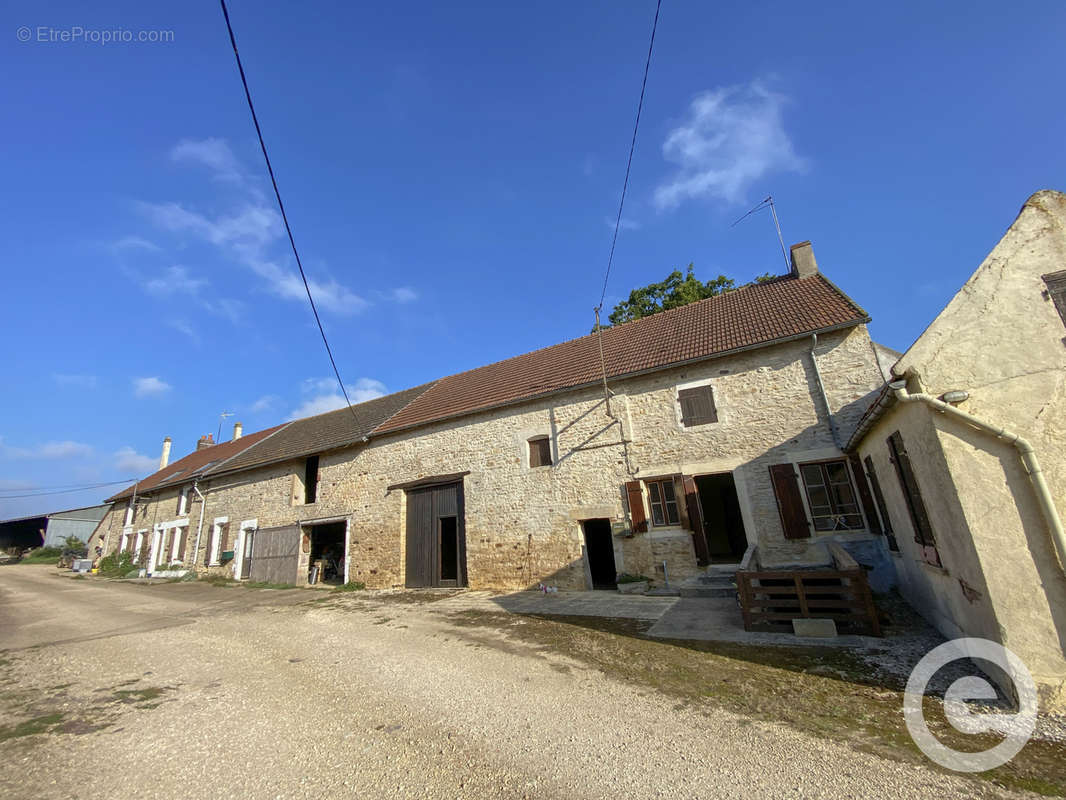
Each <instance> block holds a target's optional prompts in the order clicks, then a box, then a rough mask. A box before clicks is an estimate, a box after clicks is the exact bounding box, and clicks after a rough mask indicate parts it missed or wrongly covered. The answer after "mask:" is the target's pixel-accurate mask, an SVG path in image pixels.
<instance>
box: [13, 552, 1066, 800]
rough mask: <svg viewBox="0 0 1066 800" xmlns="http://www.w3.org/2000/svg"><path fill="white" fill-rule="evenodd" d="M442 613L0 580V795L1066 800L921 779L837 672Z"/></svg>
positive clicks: (894, 721)
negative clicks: (1028, 799)
mask: <svg viewBox="0 0 1066 800" xmlns="http://www.w3.org/2000/svg"><path fill="white" fill-rule="evenodd" d="M441 597H442V596H441V595H436V594H412V593H400V594H393V595H389V594H378V593H373V594H371V593H362V592H353V593H349V594H343V593H335V592H323V591H308V590H287V591H275V590H269V589H261V590H255V589H246V588H243V587H233V586H213V585H209V584H203V583H176V584H162V585H143V584H130V583H126V582H117V581H105V580H98V579H94V578H84V579H72V578H70V577H62V576H60V575H59V574H57V573H56V570H55V569H54V568H52V567H48V566H23V565H14V566H9V567H3V568H0V752H2V753H3V769H2V770H0V796H3V797H11V798H31V797H34V798H75V797H76V798H96V797H115V796H127V797H158V798H170V797H184V796H194V797H250V798H258V797H271V798H289V797H299V798H303V797H315V798H321V797H329V796H340V795H358V796H361V797H385V796H388V797H390V798H396V797H411V798H438V797H439V798H445V797H447V798H456V797H503V798H512V797H514V798H526V797H528V798H533V797H536V798H540V797H545V798H554V797H567V798H600V797H611V798H616V797H619V796H621V797H635V798H643V797H664V798H665V797H670V798H687V797H692V798H697V797H698V798H709V797H744V798H777V797H782V798H783V797H790V798H795V797H826V798H830V797H832V798H838V797H855V798H859V797H863V798H865V797H876V796H883V797H902V798H910V797H915V798H917V797H1008V796H1011V797H1013V796H1019V797H1020V796H1029V794H1030V793H1029V792H1028V791H1025V790H1026V789H1035V790H1038V791H1041V792H1044V793H1057V792H1059V790H1060V789H1061V787H1062V786H1064V785H1066V776H1063V775H1061V774H1059V773H1060V772H1061V771H1062V770H1063V769H1064V767H1063V766H1062V765H1063V764H1066V758H1064V756H1066V750H1063V749H1062V747H1061V746H1060V745H1056V744H1054V743H1046V742H1044V743H1041V742H1037V743H1031V744H1030V745H1028V746H1027V748H1026V750H1024V751H1023V752H1022V755H1021V756H1020V757H1019V758H1018V759H1016V761H1018V764H1017V765H1014V764H1012V765H1009V768H1004V770H1006V771H1001V772H997V773H993V774H992V775H990V776H985V777H983V778H977V779H975V778H967V777H962V776H958V775H954V774H950V773H946V772H944V771H942V770H939V769H937V768H935V767H933V766H932V765H930V764H929V762H927V761H924V760H923V758H922V757H921V756H920V754H918V753H917V752H916V751H915V750H914V748H913V746H912V745H910V744H909V740H908V739H906V734H905V732H904V731H903V727H902V715H901V712H900V707H901V706H900V701H899V696H898V691H897V690H896V689H894V688H893V687H891V686H885V685H883V682H881V683H879V682H877V681H872V680H866V681H865V682H864V680H863V678H864V674H865V676H866V677H869V670H868V669H865V668H864V667H863V665H862V664H859V663H857V662H855V661H854V660H851V657H849V656H848V655H847V654H846V653H835V654H831V655H828V656H824V655H819V654H816V653H814V652H812V651H811V650H810V649H809V648H808V649H805V650H802V651H801V650H799V649H797V650H795V651H793V650H791V649H789V648H772V649H769V648H743V647H739V646H737V645H728V646H724V645H720V646H712V645H709V644H704V645H702V646H693V645H689V644H684V643H678V642H663V641H655V640H649V639H648V638H646V637H644V636H643V629H642V624H641V623H636V622H631V623H626V622H622V621H616V620H603V619H600V620H592V619H589V618H552V619H542V618H531V617H520V616H515V615H507V614H503V613H500V614H491V613H484V612H477V611H470V610H459V611H449V610H448V609H449V605H450V604H449V603H447V602H438V601H439V600H440V599H441ZM762 650H772V652H762ZM1031 748H1032V749H1031ZM1052 762H1057V763H1058V765H1059V766H1058V767H1057V768H1056V767H1055V766H1054V764H1053V763H1052ZM1049 764H1052V765H1051V766H1049ZM1011 769H1013V771H1010V770H1011Z"/></svg>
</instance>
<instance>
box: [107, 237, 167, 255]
mask: <svg viewBox="0 0 1066 800" xmlns="http://www.w3.org/2000/svg"><path fill="white" fill-rule="evenodd" d="M111 247H112V248H113V249H115V250H149V251H151V252H153V253H157V252H159V250H160V247H159V245H157V244H155V243H154V242H150V241H148V240H147V239H144V238H142V237H140V236H123V237H122V238H121V239H119V240H118V241H117V242H115V243H114V244H113V245H111Z"/></svg>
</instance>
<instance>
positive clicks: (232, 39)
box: [219, 0, 358, 435]
mask: <svg viewBox="0 0 1066 800" xmlns="http://www.w3.org/2000/svg"><path fill="white" fill-rule="evenodd" d="M219 2H221V3H222V16H223V17H225V18H226V30H227V31H229V41H230V44H231V45H232V46H233V57H234V58H236V59H237V70H238V71H239V72H240V73H241V85H242V86H244V97H245V99H246V100H247V101H248V110H249V111H251V112H252V122H253V123H254V124H255V133H256V136H258V137H259V149H260V150H262V151H263V160H264V161H266V167H267V172H269V173H270V183H271V184H272V185H273V187H274V197H276V198H277V200H278V209H279V210H280V211H281V219H282V221H283V222H284V223H285V233H287V234H288V235H289V245H290V246H291V247H292V254H293V256H295V257H296V266H297V267H298V268H299V270H300V278H301V279H302V280H303V282H304V291H306V292H307V300H308V302H310V303H311V312H312V313H313V314H314V315H315V323H316V324H317V325H318V332H319V333H320V334H322V344H324V345H325V346H326V354H327V355H328V356H329V363H330V364H331V365H332V366H333V374H334V375H336V376H337V384H338V385H339V386H340V387H341V394H343V395H344V402H345V403H347V404H348V409H349V410H350V411H351V412H352V416H353V417H355V409H353V408H352V401H351V400H350V399H349V398H348V390H347V389H346V388H345V387H344V381H342V380H341V373H340V370H339V369H337V362H336V360H335V359H334V358H333V350H332V349H331V348H330V346H329V340H328V339H327V338H326V330H325V328H323V327H322V320H321V319H320V318H319V316H318V309H317V308H316V307H315V298H313V297H312V296H311V287H310V285H309V284H308V283H307V275H306V274H305V273H304V265H303V262H301V261H300V253H299V252H298V251H297V250H296V240H295V239H294V238H293V235H292V228H291V227H289V217H288V215H286V213H285V204H284V203H283V202H281V192H280V191H279V190H278V181H277V178H275V177H274V167H273V166H272V165H271V163H270V156H269V155H267V149H266V143H265V142H264V141H263V131H262V129H261V128H260V127H259V117H258V116H257V115H256V113H255V105H254V104H253V103H252V93H251V92H250V91H249V89H248V79H247V77H245V74H244V65H243V64H242V63H241V54H240V53H239V52H238V51H237V39H236V37H235V36H234V35H233V25H231V24H230V20H229V10H228V9H227V8H226V0H219ZM356 421H357V422H358V419H356ZM220 435H221V429H220Z"/></svg>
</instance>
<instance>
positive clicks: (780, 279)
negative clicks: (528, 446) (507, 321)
mask: <svg viewBox="0 0 1066 800" xmlns="http://www.w3.org/2000/svg"><path fill="white" fill-rule="evenodd" d="M820 275H821V273H818V276H820ZM818 276H814V275H812V276H808V277H818ZM793 280H794V281H804V280H807V278H800V277H797V276H795V275H775V276H774V279H773V280H768V281H764V282H763V283H757V282H755V281H753V282H751V283H745V284H743V285H741V286H737V287H735V288H733V289H728V290H726V291H724V292H721V293H719V294H716V295H713V296H712V297H704V298H702V299H700V300H694V301H692V302H691V303H685V304H683V305H680V306H675V307H674V308H665V309H663V310H662V311H656V312H653V313H651V314H648V315H646V316H643V317H638V318H637V319H630V320H626V321H625V322H619V323H616V324H614V325H604V326H603V330H604V332H605V333H606V332H610V331H618V330H624V329H625V328H626V326H634V325H637V324H639V323H642V322H647V321H649V320H661V319H663V318H664V317H665V316H667V315H670V314H674V313H676V312H679V311H682V310H685V309H688V310H691V309H692V308H693V307H694V306H701V305H705V304H708V303H711V302H713V301H716V300H719V299H721V298H723V297H726V296H727V295H731V294H733V293H735V292H740V291H743V290H752V289H757V288H759V287H762V286H767V285H772V284H777V283H785V282H786V281H793ZM826 282H827V283H829V284H830V286H833V284H832V283H830V282H829V281H828V279H827V280H826ZM833 288H834V289H836V291H837V293H838V294H840V295H841V296H843V297H844V299H845V300H847V301H848V302H849V303H850V304H851V305H852V306H853V307H855V308H856V309H858V310H859V311H862V309H861V308H860V307H859V306H858V305H857V304H856V303H855V302H854V301H852V300H851V298H849V297H848V296H847V295H845V294H844V293H843V292H841V291H840V290H839V289H837V288H836V286H833ZM863 313H864V314H865V313H866V312H863ZM593 336H596V331H593V332H592V333H585V334H582V335H581V336H575V337H574V338H572V339H564V340H563V341H561V342H556V343H555V344H548V345H544V346H543V347H538V348H536V349H534V350H529V351H527V352H525V353H519V354H518V355H514V356H507V357H506V358H501V359H498V360H496V361H491V362H489V363H488V364H481V365H479V366H476V367H471V368H470V369H464V370H462V371H460V372H455V373H452V374H451V375H445V376H443V377H441V378H438V379H437V380H436V381H433V383H440V382H441V381H446V380H448V379H449V378H458V377H460V376H462V375H466V374H467V373H470V372H476V371H478V370H482V369H487V368H489V367H494V366H496V365H497V364H503V363H504V362H507V361H513V360H514V359H516V358H524V357H525V356H532V355H536V354H537V353H542V352H544V351H545V350H551V349H552V348H554V347H562V346H563V345H567V344H572V343H574V342H580V341H581V340H583V339H589V338H591V337H593ZM402 410H403V409H401V411H402ZM396 413H399V412H396Z"/></svg>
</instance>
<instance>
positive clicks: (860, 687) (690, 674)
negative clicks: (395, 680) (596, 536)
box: [447, 611, 1066, 796]
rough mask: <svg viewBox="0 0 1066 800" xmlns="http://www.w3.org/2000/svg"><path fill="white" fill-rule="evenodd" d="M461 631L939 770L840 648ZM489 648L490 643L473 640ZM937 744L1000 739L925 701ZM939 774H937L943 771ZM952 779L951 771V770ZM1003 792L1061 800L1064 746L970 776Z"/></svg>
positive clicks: (551, 630) (516, 625)
mask: <svg viewBox="0 0 1066 800" xmlns="http://www.w3.org/2000/svg"><path fill="white" fill-rule="evenodd" d="M447 618H448V619H449V620H450V621H451V622H453V623H454V624H456V625H459V626H461V627H482V628H492V629H495V630H498V631H501V632H503V633H504V634H505V635H506V636H507V637H508V638H510V639H512V640H517V641H523V642H526V643H528V644H533V645H535V646H539V647H540V648H543V649H544V650H546V651H552V652H556V653H559V654H560V655H565V656H567V657H569V658H573V659H576V660H578V661H580V662H582V663H584V664H586V665H588V666H590V667H593V668H595V669H598V670H599V671H601V672H603V673H604V674H606V675H608V676H610V677H612V678H615V679H617V680H619V681H623V682H625V683H630V684H639V685H643V686H648V687H650V688H654V689H657V690H658V691H660V692H662V693H663V694H665V695H667V696H670V697H673V698H676V699H677V700H678V701H679V704H680V706H681V707H690V708H696V709H698V708H707V707H715V708H722V709H726V710H728V711H731V712H734V713H736V714H740V715H742V716H745V717H748V718H751V719H758V720H763V721H766V722H779V723H784V724H786V725H789V726H790V727H792V728H795V729H797V730H800V731H804V732H807V733H811V734H814V735H817V736H820V737H822V738H826V739H833V740H836V741H843V742H846V743H848V744H849V745H850V746H851V747H853V748H855V749H856V750H861V751H864V752H869V753H874V754H877V755H879V756H882V757H885V758H890V759H893V760H895V761H901V762H906V763H910V764H915V765H919V766H923V767H926V768H930V769H936V770H940V768H939V767H937V766H936V765H935V764H933V763H932V762H931V761H929V760H928V759H927V758H926V757H925V756H924V755H922V754H921V753H920V752H919V750H918V748H917V747H916V746H915V745H914V743H913V742H912V741H911V738H910V735H909V734H908V733H907V730H906V727H905V725H904V722H903V711H902V709H903V692H902V689H903V685H902V684H903V682H904V680H905V679H902V678H896V679H893V680H888V681H886V680H884V679H882V678H880V677H879V676H878V675H876V674H872V673H873V671H872V670H871V669H870V666H869V664H868V662H866V661H864V660H863V659H861V658H859V657H858V656H856V655H855V654H853V653H851V652H849V651H847V650H844V649H839V648H811V647H770V646H759V645H746V644H735V643H726V642H695V641H672V640H663V639H657V638H656V639H650V638H648V637H647V636H646V632H647V630H648V628H649V627H650V626H651V623H649V622H644V621H640V620H618V619H607V618H599V617H559V616H552V617H536V616H520V615H512V614H503V613H497V612H481V611H463V612H457V613H455V614H449V615H448V617H447ZM476 640H477V642H478V643H479V644H482V645H487V646H501V647H504V648H506V647H508V646H509V645H508V644H507V643H506V642H500V643H498V645H494V644H493V642H492V641H491V640H490V639H487V638H483V637H477V639H476ZM926 719H927V721H928V723H929V727H930V730H932V731H933V732H934V733H935V734H936V735H937V736H938V738H940V739H941V741H943V742H944V743H945V744H947V745H948V746H951V747H955V748H956V749H959V750H971V751H973V750H981V749H985V748H986V747H991V746H992V745H994V744H996V743H998V742H999V741H1001V737H999V736H996V735H994V734H988V735H983V736H968V735H966V734H962V733H959V732H958V731H956V730H955V729H954V727H952V726H951V724H950V723H949V722H948V721H947V719H946V717H945V716H944V713H943V707H942V704H941V703H940V701H938V700H935V699H933V698H926ZM941 771H943V770H941ZM952 774H956V775H957V773H952ZM975 777H976V778H977V779H980V780H984V781H989V782H992V783H995V784H998V785H1000V786H1007V787H1011V788H1018V789H1027V790H1030V791H1034V792H1038V793H1040V794H1044V795H1054V796H1066V747H1063V746H1062V745H1059V744H1054V743H1051V742H1047V741H1038V740H1034V741H1031V742H1029V744H1027V745H1026V746H1025V748H1024V749H1023V750H1022V751H1021V752H1020V753H1019V754H1018V755H1017V756H1016V757H1015V758H1014V759H1013V760H1012V761H1011V762H1010V763H1008V764H1005V765H1003V766H1002V767H999V768H997V769H995V770H991V771H989V772H986V773H982V774H980V775H979V776H975Z"/></svg>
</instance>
